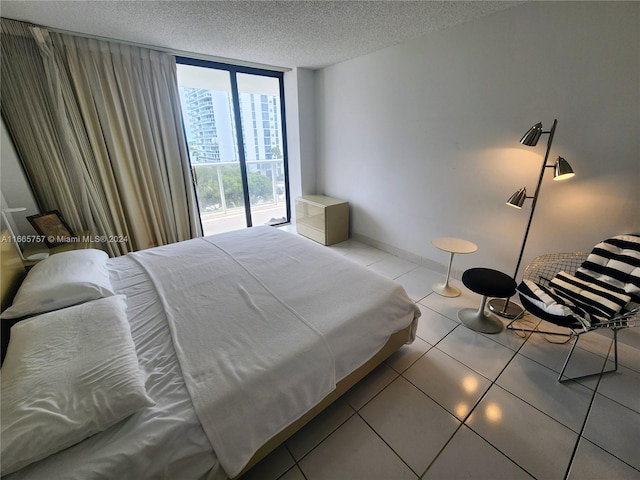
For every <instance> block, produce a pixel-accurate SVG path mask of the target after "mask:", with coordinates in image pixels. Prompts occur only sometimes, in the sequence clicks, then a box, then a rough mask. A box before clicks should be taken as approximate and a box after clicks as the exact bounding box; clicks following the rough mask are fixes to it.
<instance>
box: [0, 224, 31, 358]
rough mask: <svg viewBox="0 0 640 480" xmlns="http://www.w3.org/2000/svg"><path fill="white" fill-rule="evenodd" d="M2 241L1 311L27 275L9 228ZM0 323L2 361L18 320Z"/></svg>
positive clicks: (0, 260)
mask: <svg viewBox="0 0 640 480" xmlns="http://www.w3.org/2000/svg"><path fill="white" fill-rule="evenodd" d="M0 236H1V242H0V275H1V278H0V311H4V309H5V308H8V307H9V306H11V302H13V297H14V296H15V294H16V292H17V291H18V287H19V286H20V284H21V283H22V280H24V277H25V276H26V275H27V270H26V269H25V267H24V263H23V262H22V259H21V258H20V255H18V251H17V250H16V245H15V244H14V243H13V238H11V236H10V235H9V231H8V230H4V231H3V232H2V233H1V234H0ZM1 322H2V323H0V343H1V344H2V351H1V354H0V362H2V361H3V360H4V355H5V353H6V352H7V346H8V345H9V331H10V330H11V327H12V326H13V324H15V323H16V320H2V321H1Z"/></svg>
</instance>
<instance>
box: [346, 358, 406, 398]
mask: <svg viewBox="0 0 640 480" xmlns="http://www.w3.org/2000/svg"><path fill="white" fill-rule="evenodd" d="M398 375H399V374H398V372H396V371H395V370H394V369H393V368H391V367H390V366H388V365H387V364H385V363H383V364H382V365H380V366H379V367H377V368H376V369H375V370H374V371H373V372H371V373H370V374H369V375H367V376H366V377H365V378H363V379H362V380H361V381H360V382H358V383H357V384H356V385H354V386H353V387H352V388H350V389H349V390H348V391H347V392H346V393H345V394H344V395H343V396H342V398H344V399H345V400H346V401H347V402H348V403H349V405H351V407H353V408H354V409H355V410H360V409H361V408H362V407H363V406H364V405H365V404H366V403H367V402H368V401H369V400H371V399H372V398H373V397H375V396H376V395H377V394H378V393H380V392H381V391H382V389H383V388H384V387H386V386H387V385H389V384H390V383H391V382H392V381H393V380H395V379H396V378H397V377H398Z"/></svg>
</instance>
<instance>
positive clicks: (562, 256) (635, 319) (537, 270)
mask: <svg viewBox="0 0 640 480" xmlns="http://www.w3.org/2000/svg"><path fill="white" fill-rule="evenodd" d="M588 255H589V254H588V253H585V252H575V253H550V254H546V255H540V256H538V257H536V258H534V259H533V261H532V262H531V263H530V264H529V265H528V266H527V268H526V269H525V271H524V274H523V279H526V280H531V281H532V282H534V283H537V284H539V285H544V286H547V287H548V286H549V281H551V279H552V278H553V277H554V276H555V275H556V274H557V273H558V272H560V271H565V272H567V273H569V274H574V273H575V272H576V270H577V269H578V267H580V265H582V263H583V262H584V261H585V260H586V259H587V256H588ZM520 301H521V302H522V305H523V307H524V308H525V309H524V310H523V312H522V313H521V314H520V315H519V316H517V317H516V318H514V319H513V320H512V321H511V322H510V323H509V324H508V325H507V328H508V329H509V330H517V331H519V332H531V333H542V334H545V335H557V336H564V337H569V338H572V339H573V343H572V345H571V349H570V351H569V355H567V358H566V359H565V361H564V365H563V366H562V370H561V371H560V375H558V382H561V383H562V382H566V381H570V380H578V379H580V378H585V377H591V376H594V375H600V374H604V373H612V372H616V371H617V370H618V330H621V329H623V328H629V327H636V326H640V307H636V308H633V309H632V310H623V311H621V312H620V313H619V314H618V315H616V316H615V317H613V318H611V319H609V320H607V321H601V322H599V323H597V324H593V325H591V326H590V327H586V326H581V325H578V320H576V319H573V321H572V317H559V316H556V315H550V314H548V313H546V312H544V311H542V310H541V309H539V308H537V307H536V306H535V305H533V304H532V303H531V302H529V301H527V299H526V298H525V297H523V296H522V295H520ZM526 312H529V313H531V314H532V315H534V316H536V317H538V318H540V319H542V320H545V321H548V322H550V323H553V324H555V325H558V326H560V327H563V328H566V329H567V330H569V332H568V333H562V332H553V331H544V330H538V329H537V328H536V329H527V328H520V327H517V326H514V325H513V324H514V322H516V321H518V320H520V319H522V317H523V316H524V314H525V313H526ZM602 328H609V329H611V330H612V331H613V350H614V367H613V368H612V369H610V370H603V371H601V372H595V373H590V374H586V375H579V376H576V377H565V375H564V372H565V370H566V368H567V365H569V360H570V359H571V356H572V355H573V352H574V350H575V348H576V346H577V344H578V340H579V339H580V336H581V335H584V334H585V333H589V332H592V331H594V330H598V329H602ZM605 361H606V359H605Z"/></svg>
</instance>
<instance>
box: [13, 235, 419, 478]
mask: <svg viewBox="0 0 640 480" xmlns="http://www.w3.org/2000/svg"><path fill="white" fill-rule="evenodd" d="M265 241H267V243H266V244H265V243H264V242H265ZM190 242H193V243H194V244H195V243H196V242H197V244H198V245H202V247H203V248H202V252H205V251H206V249H207V248H208V249H215V250H217V251H219V252H220V253H224V254H232V255H233V257H234V260H233V261H234V262H237V263H239V264H240V265H241V266H242V269H241V270H242V271H243V272H245V273H246V274H249V276H250V277H252V278H253V280H254V281H255V284H257V285H262V286H263V287H264V286H265V285H268V287H267V288H265V289H263V290H262V291H261V292H260V294H261V295H262V296H264V297H265V298H267V297H269V296H271V299H270V302H272V306H273V307H274V308H276V310H277V309H278V308H281V307H283V308H284V310H283V311H288V312H289V313H290V314H291V316H288V318H289V320H290V321H292V320H293V319H298V320H299V321H300V322H301V323H302V324H304V325H306V327H309V328H308V330H310V331H312V332H313V334H312V335H311V336H312V337H313V336H314V335H315V336H316V338H318V337H319V338H321V339H322V340H321V343H322V344H323V345H324V347H323V348H324V349H326V348H327V347H328V351H329V352H330V353H331V354H332V356H333V357H334V358H335V369H334V371H333V372H330V373H329V376H330V377H331V383H333V381H334V380H340V379H341V378H343V377H344V376H346V375H348V374H349V373H350V372H351V371H353V370H354V369H356V368H357V367H359V366H360V365H361V364H363V363H365V362H366V361H367V360H368V359H369V358H370V357H372V356H373V355H374V354H375V353H376V352H377V351H378V350H379V349H380V348H381V347H382V346H383V345H384V343H386V341H387V340H388V338H389V336H390V335H392V334H393V333H395V332H396V331H399V330H401V329H403V328H405V327H406V326H407V325H409V324H411V323H412V322H414V325H415V321H416V319H417V317H418V316H419V310H418V309H417V308H416V307H415V305H413V303H412V302H411V301H410V300H409V299H408V297H407V296H406V293H405V292H404V290H403V289H402V288H401V287H400V286H399V285H397V284H395V283H393V282H391V281H389V280H387V279H384V278H383V277H380V276H377V275H372V274H371V273H370V272H365V275H363V271H365V269H364V268H363V267H360V266H358V265H355V264H352V263H349V262H345V261H344V259H342V258H340V257H339V256H338V255H336V254H335V253H333V252H331V251H330V250H328V249H326V248H324V247H321V246H320V245H317V244H314V243H313V242H311V241H307V240H306V239H301V238H299V237H296V236H294V235H291V234H289V233H286V232H281V231H278V230H277V229H274V228H271V227H257V228H252V229H247V230H243V231H239V232H233V233H231V234H224V235H219V236H215V237H209V238H207V239H196V240H193V241H190ZM211 242H213V243H215V246H213V245H212V243H211ZM254 242H257V243H254ZM185 243H188V242H183V243H182V244H180V245H175V246H172V248H176V249H180V248H182V247H183V246H184V245H185ZM163 248H165V247H163ZM309 249H310V250H311V253H310V251H309ZM148 252H153V250H150V251H148ZM141 256H142V254H140V255H138V261H139V260H140V257H141ZM133 258H134V255H129V256H126V257H120V258H117V259H112V260H110V261H109V267H110V270H111V280H112V283H113V286H114V289H115V290H116V293H124V294H126V295H127V297H128V301H127V303H128V305H129V311H128V315H129V320H130V322H131V330H132V336H133V339H134V343H135V345H136V349H137V353H138V356H139V360H140V365H141V369H142V371H143V373H144V375H145V376H146V388H147V392H148V394H149V396H150V397H151V398H152V399H153V400H154V401H155V402H156V405H155V406H154V407H150V408H148V409H145V410H143V411H141V412H138V413H136V414H134V415H133V416H132V417H130V418H129V419H128V420H126V421H124V422H122V423H120V424H118V425H115V426H114V427H112V428H110V429H108V430H106V431H105V432H102V433H99V434H97V435H95V436H93V437H91V438H89V439H88V440H85V441H83V442H82V443H80V444H78V445H76V446H73V447H71V448H69V449H67V450H65V451H63V452H61V453H59V454H56V455H53V456H51V457H49V458H47V459H45V460H43V461H40V462H38V463H36V464H33V465H32V466H30V467H27V468H26V469H23V470H22V471H19V472H17V473H16V474H14V475H12V476H10V477H8V478H11V479H18V478H20V479H22V478H24V479H27V478H28V479H32V478H33V479H39V478H42V479H45V478H47V479H48V478H73V479H75V478H77V479H86V478H118V479H129V478H130V479H139V478H167V479H171V478H185V479H186V478H194V479H195V478H200V477H202V476H205V475H208V476H209V478H216V479H218V478H225V472H224V471H223V469H222V468H221V462H219V461H218V458H217V457H218V456H217V455H216V453H214V452H213V451H212V448H211V443H210V441H209V439H208V438H207V435H206V434H205V431H204V430H203V428H202V426H201V423H200V421H199V420H201V419H202V418H205V419H207V418H208V413H207V414H205V413H202V412H201V411H199V412H198V414H196V411H195V410H194V404H193V402H192V400H191V397H190V395H189V391H188V390H187V388H186V387H185V381H184V380H183V375H182V370H184V369H189V368H191V367H193V365H194V364H195V365H197V361H196V359H194V357H191V358H189V357H187V356H185V355H184V353H185V352H189V351H191V350H192V348H191V347H188V346H184V345H182V346H181V344H180V341H181V340H180V338H182V339H183V340H184V338H186V337H193V332H191V333H189V332H188V330H187V333H183V334H178V337H177V338H178V340H177V341H176V339H175V338H174V339H172V337H171V333H170V328H169V324H168V323H167V313H168V314H169V316H174V317H175V315H176V314H177V313H178V312H177V310H176V309H175V308H173V309H172V308H171V305H177V304H173V303H172V301H171V299H168V298H162V299H161V297H160V296H159V294H158V291H157V290H156V287H157V288H159V289H160V291H161V292H162V293H167V292H168V291H170V290H172V287H171V283H172V281H173V278H172V276H171V275H169V276H167V277H166V278H161V279H160V278H155V279H154V280H153V282H152V281H151V280H150V279H149V277H148V273H147V272H146V271H145V269H143V268H142V267H141V265H140V264H139V263H138V262H137V261H135V260H134V259H133ZM142 262H143V263H145V260H142ZM145 265H146V268H147V270H149V271H151V270H154V271H156V270H157V271H160V270H162V269H161V268H160V269H158V268H154V267H149V265H148V262H147V263H145ZM156 273H157V272H156ZM242 275H244V273H243V274H242ZM192 276H193V275H192ZM193 277H194V278H196V280H198V283H199V284H202V285H207V284H208V285H209V286H210V289H213V288H215V285H220V284H221V282H222V284H224V281H225V278H222V279H218V280H216V281H215V282H216V283H211V282H212V281H211V280H210V281H205V280H204V279H203V278H200V277H195V276H193ZM240 278H245V279H246V277H244V276H243V277H240ZM161 281H164V282H166V283H165V284H164V287H160V286H159V285H160V283H159V282H161ZM242 281H243V282H244V283H247V280H242ZM154 282H155V285H156V287H154ZM167 284H168V285H169V287H167ZM255 284H254V286H255ZM205 290H207V289H200V290H199V291H201V292H204V291H205ZM257 290H258V291H260V288H258V289H257ZM247 292H249V291H247ZM267 294H268V295H267ZM252 295H253V296H255V295H256V293H255V292H253V293H251V294H249V295H248V296H247V297H246V298H247V299H248V298H253V297H252ZM197 298H198V297H197V296H196V297H195V298H193V300H194V302H195V303H194V304H195V305H197V304H198V303H197ZM202 298H205V297H202ZM329 298H330V299H331V300H329V301H328V299H329ZM274 299H275V300H274ZM205 302H206V300H205ZM248 304H250V302H248ZM183 305H184V302H183ZM167 306H168V310H167V311H165V309H164V308H163V307H167ZM202 306H203V305H202V304H201V305H200V307H199V308H201V307H202ZM216 307H217V306H210V307H209V310H208V311H209V312H216V311H219V309H217V308H216ZM222 310H224V309H222ZM203 311H207V309H203ZM281 312H282V311H281ZM231 313H233V312H231ZM174 320H175V322H173V324H172V327H171V328H174V327H176V325H179V324H180V322H179V321H178V319H177V318H174ZM181 320H183V321H186V320H189V317H188V316H186V317H183V318H182V319H181ZM196 323H197V322H196ZM177 328H178V329H180V328H181V327H179V326H178V327H177ZM175 333H176V332H174V334H175ZM180 335H182V337H180ZM249 338H251V332H249ZM254 338H255V335H254ZM305 341H306V340H305ZM174 342H177V345H178V351H179V352H181V353H180V356H181V357H180V362H182V365H180V362H179V361H178V357H177V356H176V351H175V349H174ZM201 343H203V345H200V347H197V348H198V349H200V350H201V349H202V348H204V347H206V346H207V345H209V344H208V341H206V342H201ZM310 345H311V346H312V348H316V349H318V348H319V349H320V350H323V348H322V347H318V344H317V342H311V344H310ZM198 349H196V350H194V351H198ZM187 355H188V353H187ZM299 363H300V362H299ZM299 363H296V364H295V365H298V364H299ZM307 363H308V362H307ZM329 363H330V362H329ZM190 364H191V366H190ZM203 371H204V372H205V373H207V369H206V368H205V369H204V370H203ZM195 373H196V375H195V376H194V371H189V372H185V377H186V378H187V379H188V381H189V382H192V384H191V385H190V386H189V390H190V391H191V392H194V391H195V390H194V386H193V383H194V380H195V381H196V382H197V380H198V378H199V377H198V375H197V374H199V373H202V371H198V372H195ZM324 375H326V373H325V374H324ZM323 382H324V380H323V381H322V382H321V384H322V387H321V388H320V389H319V390H318V391H320V390H324V389H325V388H326V385H324V383H323ZM206 388H208V387H205V390H204V391H206ZM202 395H203V393H202V391H201V392H200V393H195V394H194V398H197V397H199V396H202ZM313 396H314V395H311V396H310V397H309V398H312V397H313ZM252 398H254V401H255V400H257V399H255V397H252ZM315 401H316V400H315V399H313V400H311V403H313V402H315ZM197 402H200V399H198V400H197ZM309 406H312V405H309ZM198 408H202V405H200V406H199V407H198ZM204 408H206V406H205V407H204ZM199 416H200V417H201V418H200V419H199V418H198V417H199ZM245 427H247V424H246V423H243V424H242V428H239V429H238V430H241V431H245V430H246V431H247V432H248V434H249V435H251V434H252V433H250V432H251V430H250V429H248V428H245ZM207 428H209V427H205V430H206V429H207ZM273 433H276V432H273ZM262 435H264V433H262ZM241 441H244V440H241ZM213 443H214V442H213ZM251 448H252V447H251ZM223 454H225V453H224V452H223ZM243 458H244V454H243ZM235 461H237V460H236V459H232V462H235ZM229 468H230V469H236V468H238V467H237V466H232V467H229Z"/></svg>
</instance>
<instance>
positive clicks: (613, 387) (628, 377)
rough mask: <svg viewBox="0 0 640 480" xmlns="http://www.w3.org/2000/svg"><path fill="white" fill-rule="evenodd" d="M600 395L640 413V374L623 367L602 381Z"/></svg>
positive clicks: (604, 376)
mask: <svg viewBox="0 0 640 480" xmlns="http://www.w3.org/2000/svg"><path fill="white" fill-rule="evenodd" d="M598 393H600V394H602V395H604V396H605V397H607V398H610V399H611V400H614V401H616V402H618V403H621V404H622V405H624V406H625V407H628V408H630V409H631V410H635V411H636V412H638V413H640V373H639V372H636V371H635V370H631V369H629V368H627V367H623V366H622V365H620V366H618V371H617V372H615V373H607V374H605V375H603V376H602V378H601V379H600V384H599V385H598Z"/></svg>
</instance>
